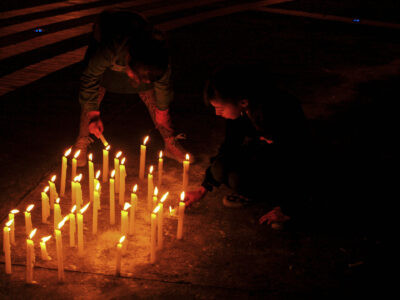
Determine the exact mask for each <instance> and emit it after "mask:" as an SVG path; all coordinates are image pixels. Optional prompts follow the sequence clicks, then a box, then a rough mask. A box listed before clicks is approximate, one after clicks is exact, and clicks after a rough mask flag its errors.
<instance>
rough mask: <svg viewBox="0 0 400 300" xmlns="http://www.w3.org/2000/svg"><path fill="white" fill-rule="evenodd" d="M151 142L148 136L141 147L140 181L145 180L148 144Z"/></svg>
mask: <svg viewBox="0 0 400 300" xmlns="http://www.w3.org/2000/svg"><path fill="white" fill-rule="evenodd" d="M148 140H149V136H146V137H145V138H144V140H143V144H142V145H140V165H139V179H140V180H143V179H144V168H145V165H146V143H147V141H148Z"/></svg>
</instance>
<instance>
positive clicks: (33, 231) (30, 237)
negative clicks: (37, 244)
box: [29, 228, 37, 240]
mask: <svg viewBox="0 0 400 300" xmlns="http://www.w3.org/2000/svg"><path fill="white" fill-rule="evenodd" d="M36 231H37V228H35V229H33V230H32V231H31V233H30V234H29V239H30V240H31V239H32V238H33V237H34V236H35V233H36Z"/></svg>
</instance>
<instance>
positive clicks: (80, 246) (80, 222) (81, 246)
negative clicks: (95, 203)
mask: <svg viewBox="0 0 400 300" xmlns="http://www.w3.org/2000/svg"><path fill="white" fill-rule="evenodd" d="M89 205H90V202H89V203H88V204H86V205H85V206H84V207H82V209H81V210H79V211H77V214H76V222H77V225H78V226H77V227H78V255H79V256H83V255H84V252H83V250H84V244H83V224H84V223H83V213H84V212H85V211H86V210H87V208H88V207H89Z"/></svg>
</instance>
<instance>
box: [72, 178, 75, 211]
mask: <svg viewBox="0 0 400 300" xmlns="http://www.w3.org/2000/svg"><path fill="white" fill-rule="evenodd" d="M75 181H76V177H75V178H74V180H72V181H71V205H75V204H76V182H75Z"/></svg>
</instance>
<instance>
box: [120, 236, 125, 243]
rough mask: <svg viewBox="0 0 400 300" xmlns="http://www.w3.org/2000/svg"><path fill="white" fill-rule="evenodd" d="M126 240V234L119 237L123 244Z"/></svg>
mask: <svg viewBox="0 0 400 300" xmlns="http://www.w3.org/2000/svg"><path fill="white" fill-rule="evenodd" d="M124 241H125V236H124V235H123V236H121V238H120V239H119V243H120V244H122V243H123V242H124Z"/></svg>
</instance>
